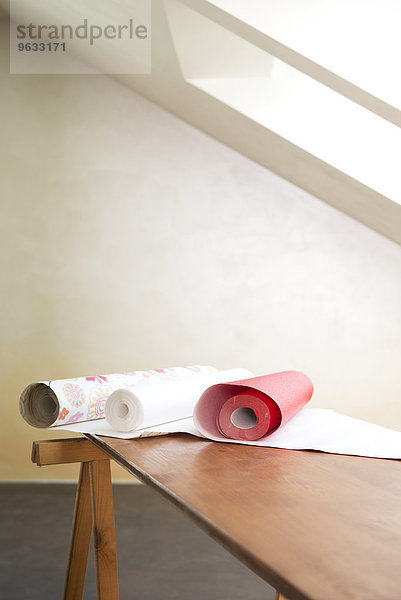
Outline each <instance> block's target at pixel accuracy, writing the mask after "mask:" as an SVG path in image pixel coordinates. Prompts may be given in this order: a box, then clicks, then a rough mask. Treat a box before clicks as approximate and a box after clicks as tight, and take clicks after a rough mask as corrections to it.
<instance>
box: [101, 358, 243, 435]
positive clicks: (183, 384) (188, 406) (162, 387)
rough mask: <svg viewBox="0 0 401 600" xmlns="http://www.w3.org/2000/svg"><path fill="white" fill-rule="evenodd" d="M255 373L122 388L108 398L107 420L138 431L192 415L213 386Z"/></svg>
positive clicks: (219, 373)
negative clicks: (206, 391)
mask: <svg viewBox="0 0 401 600" xmlns="http://www.w3.org/2000/svg"><path fill="white" fill-rule="evenodd" d="M250 375H252V373H251V372H250V371H247V370H246V369H230V370H227V371H217V372H214V373H208V374H200V375H199V376H198V377H192V378H186V379H177V380H175V381H167V382H165V383H156V384H153V385H148V386H142V387H137V388H135V390H129V389H119V390H116V391H115V392H113V393H112V394H111V395H110V396H109V398H108V399H107V401H106V408H105V416H106V421H107V422H108V424H109V425H110V427H112V428H113V429H115V430H117V431H134V430H136V429H138V428H141V429H144V428H146V427H153V426H156V425H161V424H165V423H170V422H172V421H177V420H179V419H186V418H189V417H192V414H193V410H194V407H195V404H196V402H197V401H198V399H199V398H200V396H201V395H202V393H203V392H204V391H205V390H206V389H207V388H208V387H210V386H212V385H214V384H216V383H221V382H226V381H233V380H236V379H238V378H243V377H249V376H250Z"/></svg>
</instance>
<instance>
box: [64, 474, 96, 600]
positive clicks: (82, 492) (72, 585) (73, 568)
mask: <svg viewBox="0 0 401 600" xmlns="http://www.w3.org/2000/svg"><path fill="white" fill-rule="evenodd" d="M91 537H92V504H91V490H90V480H89V463H88V462H83V463H81V470H80V474H79V481H78V488H77V496H76V499H75V511H74V518H73V524H72V533H71V544H70V552H69V555H68V564H67V572H66V576H65V585H64V595H63V600H81V598H82V596H83V592H84V585H85V575H86V566H87V564H88V555H89V546H90V542H91Z"/></svg>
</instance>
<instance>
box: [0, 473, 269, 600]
mask: <svg viewBox="0 0 401 600" xmlns="http://www.w3.org/2000/svg"><path fill="white" fill-rule="evenodd" d="M74 498H75V486H73V485H70V484H40V483H38V484H2V485H0V502H1V512H0V550H1V553H0V599H1V600H28V599H29V600H35V599H39V598H40V600H50V599H51V600H55V599H57V598H60V600H61V598H62V591H63V584H64V573H65V565H66V561H67V553H68V544H69V537H70V530H71V521H72V514H73V506H74ZM114 505H115V515H116V533H117V553H118V565H119V583H120V598H121V600H128V599H140V600H159V599H160V600H176V599H177V600H178V599H183V600H184V599H185V600H186V599H188V600H205V599H211V600H212V599H216V600H217V599H218V600H225V599H227V600H228V599H229V600H244V599H246V600H259V599H260V600H261V599H264V600H273V598H274V590H273V589H272V588H271V587H269V586H268V585H267V584H266V583H265V582H264V581H262V580H261V579H260V578H259V577H257V576H256V575H254V574H253V573H251V572H250V571H249V570H248V569H247V568H246V567H245V566H243V565H242V564H241V563H240V562H239V561H238V560H236V559H235V558H234V557H232V556H231V555H229V554H228V552H227V551H225V550H224V549H223V548H221V547H220V546H219V545H218V544H216V542H214V541H213V540H211V539H210V538H209V537H208V536H207V535H206V534H205V533H204V532H203V531H201V530H200V529H199V528H198V527H197V526H196V525H194V524H193V523H192V522H191V521H190V520H189V519H188V518H187V517H185V516H184V515H182V514H181V513H180V511H179V510H178V509H177V508H175V507H173V506H171V505H170V504H169V503H168V502H167V501H166V500H165V499H164V498H161V497H160V496H159V495H158V494H157V492H155V491H154V490H151V489H149V488H147V487H145V486H142V485H115V486H114ZM84 598H85V599H86V600H89V599H90V598H96V583H95V572H94V564H93V556H90V558H89V566H88V573H87V579H86V587H85V594H84Z"/></svg>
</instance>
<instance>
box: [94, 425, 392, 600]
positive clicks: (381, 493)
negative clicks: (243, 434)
mask: <svg viewBox="0 0 401 600" xmlns="http://www.w3.org/2000/svg"><path fill="white" fill-rule="evenodd" d="M87 437H88V438H89V439H91V440H92V441H93V442H94V443H95V444H97V445H98V446H100V447H101V448H102V449H103V450H104V451H105V452H107V453H108V455H109V456H111V457H112V458H113V459H114V460H116V462H118V463H119V464H120V465H122V466H123V467H125V468H126V469H127V470H128V471H130V472H131V473H132V474H134V475H136V476H137V477H139V479H141V480H143V481H144V482H146V483H148V484H150V485H152V486H153V487H155V488H157V489H158V490H159V491H160V492H161V493H163V494H164V495H165V496H167V497H168V498H169V499H170V500H171V501H173V502H174V503H175V504H176V505H177V506H179V507H180V508H181V509H182V510H183V511H184V512H185V513H187V514H188V515H189V516H190V517H191V518H193V519H194V520H195V521H196V522H197V523H198V525H200V526H201V527H202V528H203V529H205V530H206V531H207V532H208V533H209V535H211V536H212V537H213V538H214V539H216V540H217V541H218V542H220V543H221V544H222V545H223V546H224V547H225V548H226V549H227V550H229V551H230V552H231V553H232V554H234V555H235V556H236V557H238V558H239V559H240V560H241V561H242V562H243V563H245V564H246V565H247V566H248V567H249V568H250V569H252V570H253V571H254V572H255V573H257V574H258V575H260V576H261V577H262V578H263V579H265V580H266V581H267V582H268V583H270V584H271V585H272V586H273V587H275V588H276V589H278V590H279V591H280V592H281V593H283V594H284V595H285V596H287V597H288V598H289V600H400V599H401V462H400V461H394V460H382V459H372V458H359V457H351V456H340V455H334V454H323V453H320V452H311V451H294V450H279V449H275V448H259V447H254V446H245V445H237V444H223V443H216V442H210V441H206V440H202V439H199V438H195V437H192V436H190V435H187V434H176V435H170V436H163V437H157V438H146V439H138V440H121V439H116V438H106V437H102V438H101V437H99V438H94V437H93V436H87ZM133 543H135V540H133Z"/></svg>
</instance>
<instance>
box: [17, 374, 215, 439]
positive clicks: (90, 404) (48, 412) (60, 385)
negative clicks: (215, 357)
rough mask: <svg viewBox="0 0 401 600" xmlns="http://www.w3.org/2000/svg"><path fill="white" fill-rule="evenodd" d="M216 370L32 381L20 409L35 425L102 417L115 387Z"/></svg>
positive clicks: (180, 377) (26, 419)
mask: <svg viewBox="0 0 401 600" xmlns="http://www.w3.org/2000/svg"><path fill="white" fill-rule="evenodd" d="M215 371H217V369H215V368H214V367H210V366H199V365H194V366H190V367H169V368H166V369H151V370H149V371H133V372H131V373H120V374H119V373H114V374H112V375H94V376H88V377H75V378H73V379H58V380H54V381H41V382H38V383H31V384H30V385H28V386H27V387H26V388H25V389H24V391H23V392H22V394H21V397H20V404H19V407H20V413H21V415H22V417H23V418H24V419H25V421H26V422H27V423H29V424H30V425H33V426H34V427H50V426H52V427H55V426H57V425H66V424H67V423H77V422H79V421H92V420H94V419H101V418H103V417H104V407H105V403H106V400H107V398H108V396H109V395H110V394H111V393H112V392H114V391H115V390H117V389H121V388H126V389H128V390H129V389H133V388H136V387H140V386H144V385H149V384H152V383H161V382H164V381H172V380H176V379H184V378H187V377H196V376H198V375H204V374H207V373H213V372H215Z"/></svg>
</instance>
